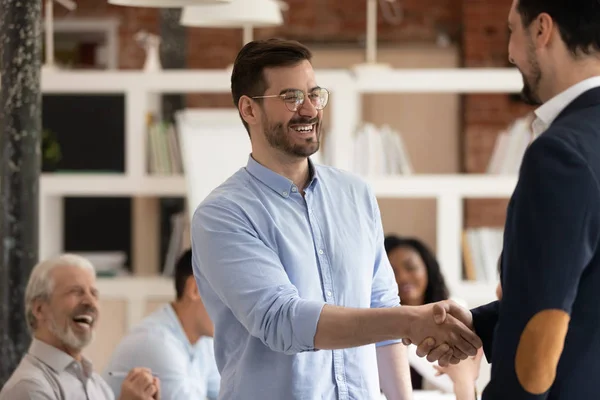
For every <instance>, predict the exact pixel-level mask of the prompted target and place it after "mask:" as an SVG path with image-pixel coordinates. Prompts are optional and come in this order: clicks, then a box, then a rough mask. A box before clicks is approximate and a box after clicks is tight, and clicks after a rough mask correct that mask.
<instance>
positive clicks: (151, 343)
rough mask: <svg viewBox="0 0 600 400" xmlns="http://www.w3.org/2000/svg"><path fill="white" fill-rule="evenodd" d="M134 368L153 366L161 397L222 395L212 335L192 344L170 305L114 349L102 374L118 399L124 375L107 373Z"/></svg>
mask: <svg viewBox="0 0 600 400" xmlns="http://www.w3.org/2000/svg"><path fill="white" fill-rule="evenodd" d="M135 367H145V368H150V369H151V370H152V372H153V373H155V374H156V375H157V376H158V379H159V380H160V387H161V400H181V399H186V400H205V399H206V398H209V399H211V400H212V399H216V398H217V396H218V394H219V385H220V382H219V381H220V376H219V372H218V370H217V366H216V363H215V357H214V351H213V340H212V338H209V337H201V338H200V339H199V340H198V341H197V342H196V343H195V344H193V345H192V344H191V343H190V341H189V339H188V338H187V336H186V334H185V332H184V331H183V327H182V326H181V323H180V322H179V318H178V317H177V314H175V311H174V310H173V307H172V306H171V305H170V304H167V305H165V306H163V307H161V308H160V309H158V310H157V311H155V312H154V313H152V314H150V315H149V316H148V317H146V318H145V319H144V320H143V321H142V322H140V324H139V325H137V326H136V327H134V328H133V329H132V330H131V332H129V333H128V334H127V335H126V336H125V338H123V340H122V341H121V342H120V343H119V345H118V346H117V348H116V349H115V352H114V353H113V355H112V358H111V360H110V362H109V363H108V365H107V367H106V370H105V371H104V374H103V377H104V379H105V380H106V382H108V384H109V385H110V387H111V388H112V390H113V392H114V393H115V398H119V395H120V392H121V384H122V383H123V379H124V377H114V376H109V375H108V372H110V371H119V372H128V371H130V370H131V369H132V368H135Z"/></svg>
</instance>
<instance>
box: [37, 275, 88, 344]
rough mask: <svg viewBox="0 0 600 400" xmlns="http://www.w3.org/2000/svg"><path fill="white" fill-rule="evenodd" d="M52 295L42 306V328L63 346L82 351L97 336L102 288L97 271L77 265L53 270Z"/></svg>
mask: <svg viewBox="0 0 600 400" xmlns="http://www.w3.org/2000/svg"><path fill="white" fill-rule="evenodd" d="M52 282H53V286H52V291H51V292H52V295H51V297H50V299H49V301H47V302H44V303H42V304H41V306H40V307H39V315H38V316H37V319H38V324H39V326H40V328H42V329H45V330H46V331H47V332H48V333H49V334H50V336H51V337H52V339H53V341H54V342H56V344H57V345H60V346H61V347H65V348H67V349H69V350H73V351H81V350H82V349H83V348H84V347H85V346H87V345H88V344H89V343H90V342H91V341H92V339H93V337H94V330H95V326H96V323H97V320H98V291H97V289H96V287H95V283H96V282H95V277H94V274H93V273H92V272H91V271H89V270H85V269H82V268H78V267H73V266H61V267H57V268H56V269H55V270H53V271H52Z"/></svg>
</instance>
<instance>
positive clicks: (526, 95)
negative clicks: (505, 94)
mask: <svg viewBox="0 0 600 400" xmlns="http://www.w3.org/2000/svg"><path fill="white" fill-rule="evenodd" d="M527 63H528V64H529V68H528V69H529V71H531V72H530V74H529V76H527V75H526V74H525V73H524V72H523V71H521V69H520V68H519V71H520V72H521V75H522V76H523V89H522V90H521V99H522V100H523V102H525V104H528V105H530V106H539V105H542V101H541V99H540V96H539V93H538V92H539V86H540V81H541V80H542V70H541V69H540V65H539V63H538V61H537V58H536V56H535V49H534V45H533V42H530V43H529V45H528V46H527Z"/></svg>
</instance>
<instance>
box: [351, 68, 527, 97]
mask: <svg viewBox="0 0 600 400" xmlns="http://www.w3.org/2000/svg"><path fill="white" fill-rule="evenodd" d="M356 76H357V81H356V82H357V83H356V84H357V89H358V91H360V92H362V93H399V92H412V93H510V92H520V91H521V89H522V88H523V78H522V77H521V74H520V73H519V72H518V70H517V69H516V68H454V69H434V68H432V69H389V70H388V69H381V68H374V69H372V70H369V69H365V70H361V71H360V72H359V73H357V74H356Z"/></svg>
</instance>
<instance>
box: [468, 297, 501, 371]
mask: <svg viewBox="0 0 600 400" xmlns="http://www.w3.org/2000/svg"><path fill="white" fill-rule="evenodd" d="M499 310H500V303H499V302H498V301H494V302H492V303H489V304H486V305H483V306H481V307H477V308H474V309H472V310H471V314H472V315H473V327H474V328H475V333H476V334H477V336H479V338H480V339H481V341H482V342H483V352H484V354H485V358H486V359H487V360H488V362H492V344H493V341H494V329H495V328H496V322H498V312H499Z"/></svg>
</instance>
